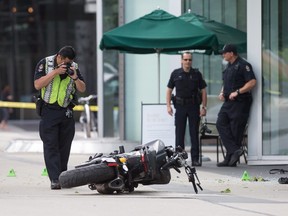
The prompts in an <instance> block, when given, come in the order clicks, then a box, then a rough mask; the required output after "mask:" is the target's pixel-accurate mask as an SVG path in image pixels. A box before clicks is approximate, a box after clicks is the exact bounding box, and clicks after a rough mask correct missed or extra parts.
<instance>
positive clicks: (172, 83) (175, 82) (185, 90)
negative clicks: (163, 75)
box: [167, 68, 207, 98]
mask: <svg viewBox="0 0 288 216" xmlns="http://www.w3.org/2000/svg"><path fill="white" fill-rule="evenodd" d="M206 86H207V84H206V82H205V80H204V79H203V77H202V74H201V73H200V72H199V70H198V69H194V68H191V69H190V71H189V72H185V71H184V70H183V68H179V69H176V70H174V71H173V72H172V73H171V76H170V79H169V81H168V85H167V87H168V88H171V89H173V88H174V87H175V88H176V96H177V97H181V98H191V97H193V96H194V95H195V94H196V93H197V92H198V90H199V89H200V90H201V89H203V88H205V87H206Z"/></svg>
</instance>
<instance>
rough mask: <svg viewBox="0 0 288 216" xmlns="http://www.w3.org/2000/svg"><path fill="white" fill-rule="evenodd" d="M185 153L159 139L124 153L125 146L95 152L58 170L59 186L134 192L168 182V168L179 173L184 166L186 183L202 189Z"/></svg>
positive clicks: (101, 191) (108, 192) (169, 177)
mask: <svg viewBox="0 0 288 216" xmlns="http://www.w3.org/2000/svg"><path fill="white" fill-rule="evenodd" d="M187 158H188V155H187V152H185V151H183V149H182V148H181V147H177V148H176V149H174V148H173V147H172V146H165V145H164V143H163V142H162V141H161V140H154V141H152V142H149V143H146V144H143V145H141V146H138V147H136V148H135V149H134V150H132V151H131V152H127V153H125V150H124V147H123V146H120V147H119V151H114V152H113V153H110V154H108V155H104V154H102V153H97V154H95V155H94V156H93V157H92V156H90V158H89V160H88V161H86V162H84V163H83V164H80V165H77V166H76V167H75V169H71V170H67V171H64V172H62V173H61V175H60V177H59V181H60V185H61V187H62V188H71V187H78V186H83V185H88V187H89V188H90V189H91V190H97V191H98V193H101V194H112V193H114V192H116V193H125V192H133V191H134V189H135V188H137V187H138V185H139V184H142V185H152V184H168V183H169V182H170V180H171V173H170V169H172V168H173V169H175V170H176V171H177V172H178V173H180V172H181V171H180V169H179V168H181V167H184V168H185V172H186V174H187V176H188V180H189V182H191V183H192V185H193V188H194V191H195V193H198V188H197V187H199V188H200V189H201V190H203V189H202V187H201V185H200V181H199V179H198V176H197V174H196V169H195V167H191V166H189V165H188V164H187V162H186V159H187Z"/></svg>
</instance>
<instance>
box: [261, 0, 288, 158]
mask: <svg viewBox="0 0 288 216" xmlns="http://www.w3.org/2000/svg"><path fill="white" fill-rule="evenodd" d="M262 4H263V5H262V13H263V14H262V19H263V24H262V79H263V83H262V96H263V103H262V110H263V112H262V116H263V117H262V119H263V149H262V154H263V155H265V156H268V155H271V156H272V155H288V143H287V138H288V126H287V124H286V123H287V121H288V114H287V110H288V65H287V63H288V19H287V8H288V1H287V0H278V1H269V0H263V3H262Z"/></svg>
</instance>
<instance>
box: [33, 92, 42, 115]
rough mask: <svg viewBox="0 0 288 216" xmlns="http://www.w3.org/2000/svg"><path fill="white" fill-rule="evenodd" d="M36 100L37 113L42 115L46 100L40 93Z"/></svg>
mask: <svg viewBox="0 0 288 216" xmlns="http://www.w3.org/2000/svg"><path fill="white" fill-rule="evenodd" d="M34 102H35V104H36V113H37V114H38V115H39V116H41V113H42V107H43V105H44V100H43V99H42V98H41V96H40V95H37V96H34Z"/></svg>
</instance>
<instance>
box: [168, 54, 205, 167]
mask: <svg viewBox="0 0 288 216" xmlns="http://www.w3.org/2000/svg"><path fill="white" fill-rule="evenodd" d="M181 64H182V67H181V68H179V69H176V70H174V71H173V72H172V73H171V76H170V79H169V82H168V85H167V90H166V105H167V112H168V114H169V115H171V116H172V115H173V110H172V107H171V97H172V91H173V89H174V88H175V89H176V95H175V97H173V105H174V107H175V109H176V113H175V134H176V147H177V146H180V147H182V149H185V145H184V139H185V130H186V124H187V118H188V122H189V133H190V141H191V160H192V166H201V163H200V162H199V123H200V116H205V115H206V109H207V107H206V105H207V93H206V86H207V84H206V82H205V80H204V79H203V77H202V74H201V73H200V72H199V70H198V69H194V68H192V54H191V53H189V52H185V53H183V54H182V56H181ZM201 103H202V107H201V109H200V104H201Z"/></svg>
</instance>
